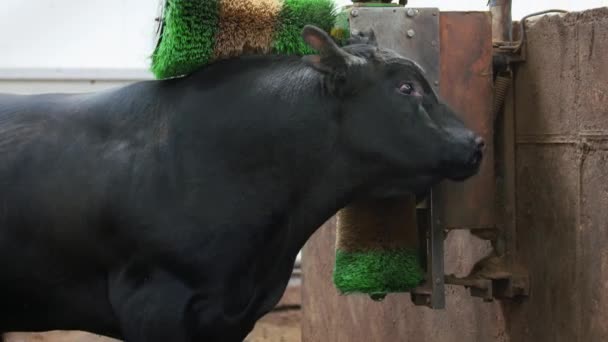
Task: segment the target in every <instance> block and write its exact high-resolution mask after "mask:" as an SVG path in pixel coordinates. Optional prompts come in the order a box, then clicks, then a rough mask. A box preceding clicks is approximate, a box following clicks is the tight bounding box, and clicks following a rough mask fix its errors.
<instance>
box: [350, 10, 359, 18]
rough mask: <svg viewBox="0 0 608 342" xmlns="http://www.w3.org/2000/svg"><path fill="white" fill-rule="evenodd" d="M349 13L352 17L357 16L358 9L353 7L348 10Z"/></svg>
mask: <svg viewBox="0 0 608 342" xmlns="http://www.w3.org/2000/svg"><path fill="white" fill-rule="evenodd" d="M350 15H352V16H353V17H356V16H358V15H359V11H358V10H356V9H354V10H352V11H351V12H350Z"/></svg>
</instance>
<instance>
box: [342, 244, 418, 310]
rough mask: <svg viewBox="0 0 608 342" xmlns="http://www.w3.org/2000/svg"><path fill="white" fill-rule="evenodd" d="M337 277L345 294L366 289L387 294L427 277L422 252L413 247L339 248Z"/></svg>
mask: <svg viewBox="0 0 608 342" xmlns="http://www.w3.org/2000/svg"><path fill="white" fill-rule="evenodd" d="M333 278H334V279H333V280H334V284H335V286H336V288H337V289H338V290H339V291H340V292H341V293H342V294H350V293H364V294H369V295H371V296H372V298H383V297H384V296H385V295H386V294H388V293H392V292H407V291H410V290H411V289H413V288H415V287H416V286H418V285H419V284H420V283H421V282H422V280H423V279H424V271H423V270H422V268H421V267H420V262H419V256H418V252H417V251H414V250H410V249H399V250H378V251H366V252H345V251H342V250H338V251H336V263H335V267H334V274H333Z"/></svg>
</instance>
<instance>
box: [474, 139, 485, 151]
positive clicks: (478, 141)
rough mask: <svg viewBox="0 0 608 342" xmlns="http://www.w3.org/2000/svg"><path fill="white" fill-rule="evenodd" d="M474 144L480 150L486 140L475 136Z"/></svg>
mask: <svg viewBox="0 0 608 342" xmlns="http://www.w3.org/2000/svg"><path fill="white" fill-rule="evenodd" d="M475 145H476V146H477V148H478V149H480V150H482V149H483V148H484V147H485V146H486V142H485V141H484V140H483V138H482V137H477V138H475Z"/></svg>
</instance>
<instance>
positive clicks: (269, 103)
mask: <svg viewBox="0 0 608 342" xmlns="http://www.w3.org/2000/svg"><path fill="white" fill-rule="evenodd" d="M193 80H194V83H193V86H196V87H197V88H199V89H202V93H201V94H197V96H200V97H201V98H206V99H207V100H205V101H207V103H205V104H201V108H216V109H215V111H217V115H218V117H217V121H216V122H215V124H217V125H219V127H220V129H223V130H225V132H229V133H233V132H242V133H244V134H242V133H241V134H228V135H225V136H224V137H220V138H221V139H231V140H229V141H226V140H222V141H220V142H218V144H217V145H218V146H232V147H234V148H235V150H227V151H225V154H224V155H226V156H230V155H233V156H236V157H235V159H234V160H233V161H232V163H233V164H232V168H233V170H237V172H236V173H238V172H251V173H255V172H259V173H263V172H266V171H265V170H269V169H272V170H273V172H276V173H277V174H275V175H274V176H273V178H272V179H270V178H264V177H261V178H262V179H266V180H267V181H271V182H273V183H275V184H273V185H274V186H275V187H276V185H277V184H276V183H280V185H281V187H280V188H281V190H280V191H282V193H280V194H277V193H269V192H268V191H267V189H263V188H264V187H267V184H264V183H260V184H259V187H260V189H259V192H258V193H259V194H260V196H273V197H274V198H277V200H278V201H281V200H283V201H289V202H290V203H289V205H288V206H284V205H283V204H281V203H277V204H276V205H277V206H278V207H282V208H284V210H285V211H286V212H285V214H286V215H287V217H286V219H287V222H288V227H286V229H287V230H288V231H289V232H288V235H289V236H288V238H287V239H286V243H288V244H289V245H288V246H284V247H286V250H284V253H287V254H288V255H289V256H291V255H293V256H294V257H295V254H296V253H297V252H298V251H299V250H300V248H301V247H302V246H303V245H304V243H305V242H306V240H308V238H309V237H310V236H311V235H312V234H313V233H314V232H315V231H316V230H317V229H318V228H319V226H320V225H321V224H323V222H325V221H326V220H327V219H329V218H330V217H331V216H332V215H333V214H334V213H335V212H336V211H337V210H339V209H340V208H342V207H343V206H344V205H346V204H347V203H348V202H349V200H350V199H351V197H352V195H353V194H354V192H355V191H356V190H357V188H358V187H359V186H360V185H361V183H362V182H363V181H364V180H365V176H366V175H365V174H364V172H362V171H361V169H360V168H358V167H357V165H356V163H357V162H356V160H357V158H355V156H352V155H351V154H350V152H349V151H348V149H345V148H344V147H343V146H342V145H341V141H340V138H341V137H340V117H341V116H342V115H343V113H341V111H342V105H341V100H340V99H338V98H337V97H336V96H333V95H332V94H330V93H329V92H328V89H327V88H326V87H325V86H324V82H323V77H322V75H321V74H320V73H318V72H316V71H314V70H312V69H311V68H309V67H307V66H305V65H304V64H303V63H302V62H301V60H300V58H297V57H253V58H242V59H235V60H229V61H225V62H220V63H217V64H216V65H212V66H210V67H209V68H206V69H205V70H203V71H201V72H200V73H198V74H197V75H194V76H193ZM222 97H224V98H229V99H230V101H228V102H226V103H220V104H216V103H213V104H209V101H211V102H214V101H213V100H212V99H216V98H222ZM180 115H181V114H180ZM214 115H215V114H214ZM193 116H194V117H200V113H193ZM214 120H215V118H214ZM201 136H202V135H201ZM269 147H270V148H271V149H272V150H273V151H272V153H263V152H264V151H262V152H261V153H260V151H259V149H268V148H269ZM236 149H244V150H246V149H254V150H255V152H256V153H251V154H255V155H256V158H258V159H255V160H243V157H242V156H243V153H242V152H241V151H237V150H236ZM228 158H229V157H228ZM251 165H255V167H259V168H258V169H251ZM264 168H265V169H264ZM277 170H278V171H277ZM277 191H278V190H277ZM267 200H268V199H267V198H264V199H262V202H264V201H267Z"/></svg>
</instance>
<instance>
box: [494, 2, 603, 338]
mask: <svg viewBox="0 0 608 342" xmlns="http://www.w3.org/2000/svg"><path fill="white" fill-rule="evenodd" d="M526 32H527V37H528V38H527V39H528V40H527V43H526V62H525V63H524V64H522V65H521V66H520V67H519V68H518V70H517V73H516V79H515V83H514V85H515V89H514V96H513V99H512V100H511V101H510V102H511V105H512V106H514V107H515V109H516V110H515V113H516V118H515V119H516V142H517V145H516V165H517V179H516V189H517V191H516V195H517V197H516V200H517V201H516V203H517V210H516V218H517V221H516V223H517V225H516V228H517V238H516V243H517V254H516V257H517V259H519V262H520V263H522V264H523V265H524V266H526V267H527V269H528V271H529V273H530V276H531V289H530V297H529V299H528V300H526V301H525V302H523V303H521V304H515V303H511V304H508V305H505V312H506V315H507V316H508V317H509V335H510V336H511V339H512V340H513V341H539V342H545V341H546V342H549V341H551V342H553V341H564V342H571V341H572V342H586V341H606V340H608V325H607V324H606V322H608V309H607V308H608V296H607V295H606V293H607V291H608V287H607V286H606V284H608V257H607V256H606V255H607V254H606V245H607V244H608V224H607V223H606V222H608V215H607V213H608V210H606V208H608V125H607V124H606V122H608V121H607V120H606V118H607V115H608V112H607V111H606V110H607V108H608V95H606V94H607V93H606V92H605V91H604V90H605V86H603V85H605V84H608V67H606V62H605V61H606V53H607V52H608V8H601V9H595V10H589V11H585V12H580V13H570V14H567V15H564V16H561V15H560V16H557V15H553V16H546V17H539V18H537V19H535V20H534V21H532V20H531V21H530V22H529V23H528V25H527V29H526Z"/></svg>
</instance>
